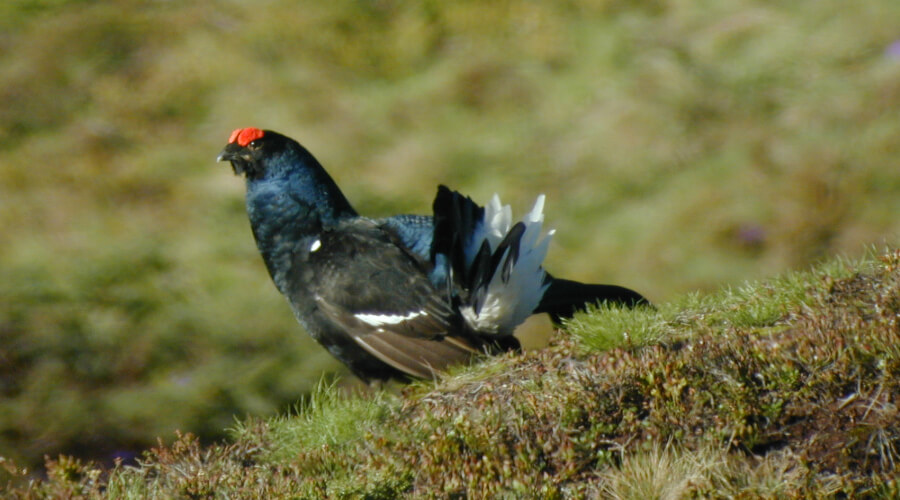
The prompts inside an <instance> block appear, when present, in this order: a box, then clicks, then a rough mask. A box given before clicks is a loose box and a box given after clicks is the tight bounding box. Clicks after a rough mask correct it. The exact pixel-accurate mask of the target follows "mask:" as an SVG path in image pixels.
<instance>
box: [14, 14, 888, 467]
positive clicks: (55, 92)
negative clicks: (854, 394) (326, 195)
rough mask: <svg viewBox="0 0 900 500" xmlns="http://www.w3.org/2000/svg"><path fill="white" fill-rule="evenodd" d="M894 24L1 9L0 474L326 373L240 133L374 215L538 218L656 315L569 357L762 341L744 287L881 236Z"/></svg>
mask: <svg viewBox="0 0 900 500" xmlns="http://www.w3.org/2000/svg"><path fill="white" fill-rule="evenodd" d="M898 25H900V4H898V3H897V2H896V1H892V0H863V1H862V2H858V3H856V4H854V8H853V9H848V8H847V5H846V2H840V1H838V0H800V1H796V2H789V3H782V4H776V3H765V4H761V3H759V2H751V1H748V0H728V1H724V2H715V3H711V2H705V3H697V2H678V1H676V2H656V1H642V2H621V1H606V2H593V1H587V0H572V1H566V2H550V1H516V0H510V1H506V0H504V1H497V2H434V1H427V2H419V3H416V4H409V3H403V2H394V1H380V2H357V1H351V0H339V1H334V2H312V1H302V2H299V3H298V2H289V1H286V0H272V1H267V2H263V3H259V2H256V3H250V2H235V1H219V0H201V1H198V2H191V3H184V2H145V1H139V0H125V1H122V2H116V3H115V4H113V3H109V2H82V1H77V0H55V1H52V2H50V1H43V2H35V1H12V2H4V3H3V5H2V6H0V27H2V29H0V102H2V103H3V105H2V106H0V455H2V456H5V457H8V458H9V459H12V460H14V461H15V462H16V463H19V464H22V466H27V467H28V468H29V469H32V470H34V469H35V468H40V467H41V464H43V463H44V460H43V457H44V456H45V455H49V456H54V457H55V456H58V455H59V454H65V455H72V456H76V457H78V458H79V459H81V460H82V461H88V460H94V461H99V462H103V463H105V464H107V465H111V464H113V463H114V462H115V460H116V459H117V458H119V459H123V460H125V461H126V462H128V463H132V462H131V460H132V459H133V458H134V457H135V455H136V454H138V453H139V451H140V450H142V449H146V448H147V447H150V446H153V445H154V443H156V440H157V438H158V437H160V436H161V437H163V439H164V442H165V443H166V444H167V445H170V444H172V441H173V438H172V436H173V435H174V433H175V430H176V429H181V430H182V431H183V432H184V434H185V435H187V434H188V433H191V434H193V435H195V436H197V437H198V439H199V441H200V443H202V444H209V443H213V442H216V441H217V440H221V439H223V438H225V436H226V431H225V429H227V428H229V427H230V426H232V425H233V422H234V418H235V415H237V416H239V417H241V418H243V416H245V415H253V416H256V417H258V418H264V417H267V416H273V415H278V414H285V413H288V412H289V411H290V409H291V408H292V406H294V405H295V404H296V403H297V401H298V399H300V398H302V397H304V396H305V395H308V394H311V393H312V392H313V391H315V390H316V386H317V383H318V381H319V380H320V379H321V378H322V374H323V373H328V374H334V373H338V374H340V373H345V372H342V371H341V370H342V369H341V368H340V367H339V366H337V365H336V364H335V362H334V361H333V360H332V359H331V358H330V356H329V355H328V354H327V353H326V352H324V350H322V349H320V348H319V347H318V346H316V345H315V344H314V342H313V341H311V340H310V339H309V338H307V336H306V335H304V334H303V332H302V331H300V329H299V328H298V327H297V325H296V322H295V321H294V319H293V317H292V315H291V313H290V311H289V309H288V308H287V306H286V305H285V304H284V301H283V299H282V298H281V297H279V296H278V294H277V292H276V291H275V290H274V287H273V286H272V285H271V284H270V282H269V280H268V278H267V275H266V271H265V269H264V268H263V266H262V263H261V259H260V258H259V256H258V254H257V251H256V249H255V248H254V244H253V241H252V236H251V235H250V231H249V228H248V225H247V221H246V215H245V213H244V209H243V204H242V200H241V197H242V191H243V187H242V185H241V183H240V181H239V180H238V179H236V178H234V177H233V176H231V174H230V173H229V169H228V168H227V167H226V166H222V165H216V164H215V163H214V161H213V159H214V157H215V155H216V154H217V153H218V151H219V150H220V148H221V147H222V146H223V143H224V142H225V139H226V138H227V136H228V133H229V132H230V131H231V130H232V129H233V128H236V127H245V126H260V127H265V128H271V129H275V130H279V131H281V132H284V133H287V134H289V135H291V136H294V137H296V138H298V139H300V140H301V142H303V143H304V144H305V145H306V146H308V147H309V149H310V150H311V151H313V152H314V153H315V154H316V155H317V157H319V158H320V159H321V160H322V162H323V164H324V165H326V167H327V168H328V169H329V171H330V172H331V173H332V174H333V175H334V176H335V178H336V179H337V180H338V182H339V183H340V184H341V186H342V187H343V188H344V189H345V191H346V193H347V195H348V197H349V199H351V200H352V201H353V202H354V204H355V205H356V207H357V208H358V209H359V210H360V211H361V212H364V213H366V214H369V215H373V216H379V215H387V214H392V213H397V212H416V213H425V212H427V211H428V210H429V208H430V203H431V200H432V196H433V194H434V188H435V185H436V184H437V183H446V184H449V185H451V186H453V187H455V188H457V189H459V190H461V191H463V192H466V193H467V194H470V195H472V196H473V197H474V198H475V199H476V200H487V199H489V197H490V195H491V194H493V193H494V192H498V193H500V194H501V196H502V197H503V199H504V201H505V202H509V203H511V204H512V205H513V206H514V207H516V208H517V209H519V210H521V209H524V208H526V207H528V206H530V202H531V201H532V200H533V199H534V196H536V195H537V194H538V193H540V192H545V193H546V194H547V196H548V198H547V223H548V225H549V226H551V227H555V228H556V229H557V233H556V234H557V236H556V237H555V239H554V242H553V245H552V247H551V249H550V254H549V260H548V269H549V270H550V271H551V272H553V273H554V274H556V275H559V276H563V277H567V278H572V279H579V280H583V281H596V282H604V283H616V284H621V285H625V286H629V287H632V288H635V289H637V290H639V291H641V292H642V293H645V294H646V295H648V296H649V297H650V298H651V299H652V300H653V301H654V302H656V303H659V304H661V307H660V309H659V310H658V311H657V313H647V314H646V315H645V314H643V313H630V312H624V311H608V312H607V313H606V314H605V316H607V317H608V319H606V320H602V321H599V320H592V319H590V317H583V318H579V319H578V320H576V321H574V322H573V323H572V324H571V325H570V326H569V328H570V329H571V330H572V331H573V332H576V334H577V335H579V336H582V335H583V336H584V338H585V339H586V340H585V342H584V344H585V345H590V346H593V347H600V348H604V349H613V348H614V347H615V346H620V345H622V344H621V342H622V340H623V338H624V336H623V332H626V331H627V332H628V334H629V339H630V341H631V342H632V343H633V344H634V345H635V346H641V345H645V344H652V343H654V342H660V341H661V340H660V339H663V338H666V337H665V335H667V334H668V333H670V331H671V330H672V329H673V328H675V327H673V326H671V325H672V324H676V325H677V324H679V323H678V321H681V320H683V321H684V322H693V324H695V325H697V326H698V327H701V328H707V329H708V328H712V326H704V325H707V323H706V322H705V321H704V320H701V319H698V318H699V316H697V315H698V314H701V313H702V314H704V315H712V316H716V317H718V318H719V319H718V320H717V321H719V322H718V323H716V325H717V326H716V328H718V327H719V326H723V325H731V326H729V327H732V328H744V327H747V326H748V325H753V326H752V328H760V329H766V330H767V329H768V328H770V326H769V324H770V323H771V322H772V321H776V322H777V321H779V320H780V318H781V317H782V316H781V315H782V313H783V312H784V307H786V306H784V304H787V303H791V304H793V303H794V301H795V300H801V299H799V298H798V297H799V295H797V294H800V293H801V290H800V289H799V288H788V289H782V288H781V285H780V284H779V285H778V286H775V285H772V286H771V287H770V288H771V289H766V288H765V287H762V288H760V287H761V286H762V285H747V286H749V287H751V288H750V289H748V290H743V291H742V289H741V287H742V286H744V285H741V284H742V283H757V282H759V280H764V279H768V278H770V277H771V276H775V275H782V276H784V274H783V273H785V272H788V271H789V270H792V269H807V268H809V266H811V265H812V264H813V263H814V262H817V261H819V260H823V259H827V258H829V257H830V256H833V255H842V254H843V255H848V256H850V257H851V258H854V259H855V258H858V257H860V256H861V254H862V253H863V251H862V249H863V248H865V247H866V246H867V245H873V244H875V245H883V244H885V243H887V244H896V239H897V237H898V235H900V219H898V218H897V217H896V214H897V213H900V196H898V193H900V176H898V172H900V168H898V160H897V158H900V150H898V144H900V143H898V141H897V137H900V121H898V119H897V116H896V113H895V112H894V110H896V109H898V108H900V83H898V82H900V62H898V61H900V59H898V57H897V55H896V53H895V51H893V50H891V49H890V47H892V44H893V43H895V42H896V40H897V37H898V34H897V30H896V27H897V26H898ZM763 283H765V282H763ZM722 287H730V291H728V292H720V293H723V294H726V295H727V294H731V297H732V298H731V299H729V300H730V301H731V302H730V303H731V304H732V305H731V306H730V307H732V309H727V308H726V309H722V308H719V307H717V305H716V302H715V301H718V300H724V298H723V299H720V298H715V299H710V298H709V297H710V296H709V295H708V294H707V293H706V292H708V291H710V290H720V289H722ZM695 291H699V293H697V294H696V295H686V294H690V293H692V292H695ZM782 293H784V294H788V296H786V297H783V298H782V299H783V300H782V299H779V300H781V301H771V302H770V301H768V300H767V297H769V295H770V294H782ZM757 295H758V296H759V298H755V297H756V296H757ZM674 297H683V298H679V299H673V298H674ZM710 300H712V301H714V302H713V304H711V305H710V304H707V303H705V302H704V301H710ZM803 300H805V299H803ZM680 301H681V303H683V305H684V308H683V309H682V308H681V306H680V305H678V304H679V303H680ZM670 304H674V305H670ZM754 304H756V305H754ZM745 305H746V306H747V307H745ZM751 306H752V307H751ZM667 308H669V309H667ZM680 310H686V311H691V312H690V313H684V314H685V316H684V317H683V318H681V319H680V320H679V316H678V314H679V313H678V311H680ZM703 311H706V312H703ZM582 322H584V323H585V328H582V327H581V326H579V325H581V323H582ZM667 325H668V326H667ZM588 326H589V328H588ZM690 326H691V325H690V324H688V323H686V324H685V325H684V326H683V327H682V328H684V329H687V328H689V327H690ZM776 326H778V325H776ZM626 327H627V328H626ZM549 330H550V329H549V327H547V326H539V327H534V328H532V330H530V331H527V332H525V331H523V332H522V335H524V336H529V335H530V336H532V337H540V338H543V337H541V336H542V335H543V336H546V335H547V332H548V331H549ZM767 331H768V330H767ZM540 338H539V339H538V341H530V342H529V343H528V344H529V345H542V342H541V341H540ZM492 370H493V371H491V372H490V373H502V372H503V369H500V368H494V369H492ZM467 377H472V378H476V379H477V378H479V376H478V375H467ZM344 380H347V379H346V378H345V379H344ZM456 380H460V379H456ZM448 383H449V382H448ZM457 383H460V384H461V383H462V382H457ZM343 389H344V388H342V390H343ZM160 408H165V409H166V411H164V412H161V411H159V409H160Z"/></svg>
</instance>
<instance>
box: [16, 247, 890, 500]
mask: <svg viewBox="0 0 900 500" xmlns="http://www.w3.org/2000/svg"><path fill="white" fill-rule="evenodd" d="M736 297H741V298H742V299H741V300H739V301H738V300H735V299H736ZM758 308H762V309H763V310H766V311H769V312H768V313H767V314H763V315H759V314H756V313H755V312H754V311H757V310H758ZM774 311H778V313H777V314H775V313H774ZM617 314H618V315H620V316H619V319H618V320H617V321H615V324H616V325H617V326H616V329H618V330H619V331H618V332H617V333H618V337H619V339H620V341H619V342H618V344H617V345H610V344H609V343H608V341H605V342H606V346H607V347H606V348H605V349H598V348H597V347H595V345H594V344H595V343H596V341H595V340H594V336H593V335H591V327H590V326H588V325H589V324H594V325H600V324H604V323H605V321H604V318H605V317H607V316H609V315H612V316H616V315H617ZM621 314H622V312H621V311H616V310H604V309H601V310H597V311H594V312H592V313H591V314H589V315H585V316H582V317H579V318H578V319H576V320H575V321H574V323H573V325H571V326H573V327H574V326H575V325H576V324H577V325H578V326H577V327H574V328H570V330H569V331H565V330H562V331H560V332H558V333H557V335H556V336H555V337H554V340H553V342H552V344H551V345H550V346H549V347H547V348H545V349H540V350H535V351H531V352H526V353H523V354H509V355H506V356H502V357H499V358H493V359H490V360H485V361H484V362H483V363H481V364H477V365H474V366H471V367H468V368H465V369H462V370H460V371H459V372H458V373H455V374H453V375H451V376H448V377H447V378H446V379H444V380H441V381H437V382H427V383H426V382H422V383H418V384H414V385H411V386H408V387H406V388H403V389H402V390H401V391H400V392H399V393H397V392H396V391H395V392H383V391H373V392H371V393H366V394H344V393H341V392H339V391H338V390H337V389H336V388H335V387H334V386H330V385H322V386H320V388H319V390H318V391H317V392H316V394H315V395H314V396H312V398H311V399H310V400H308V401H307V402H306V404H305V405H304V406H303V407H302V408H300V409H298V414H297V415H295V416H292V417H283V418H277V419H273V420H259V419H249V420H246V421H242V422H240V423H239V424H238V425H237V426H236V428H235V429H234V431H233V436H232V440H231V444H219V445H214V446H211V447H203V446H202V445H200V443H199V442H198V441H197V439H196V438H195V437H193V436H190V435H184V436H179V439H178V440H177V441H176V442H175V443H174V444H173V445H171V446H166V445H160V446H158V447H156V448H154V449H153V450H151V451H149V452H146V453H145V454H144V457H143V459H142V460H141V463H140V465H139V466H136V467H124V466H120V467H117V468H115V469H113V470H111V471H102V470H100V469H97V468H95V467H92V466H91V465H90V464H84V463H80V462H78V461H76V460H73V459H68V458H60V459H58V460H52V461H50V462H49V463H48V464H47V465H48V470H49V478H48V479H47V480H46V481H40V482H33V483H31V484H29V485H24V486H20V488H19V489H16V490H13V491H11V492H10V493H11V494H13V496H17V497H22V498H28V497H35V498H41V497H52V496H55V495H63V496H65V495H75V496H78V495H84V496H88V497H109V498H145V497H150V498H169V497H176V498H213V497H217V498H218V497H241V498H249V497H301V498H395V497H438V498H446V497H451V498H466V497H469V498H496V497H528V498H535V497H536V498H596V497H597V496H600V495H604V496H611V497H614V498H647V497H648V496H647V495H649V497H652V498H682V497H691V496H693V497H721V498H726V497H728V498H733V497H744V498H753V497H759V496H762V497H789V498H794V497H800V498H821V497H823V496H832V495H841V496H849V497H858V496H862V495H878V496H891V495H897V494H900V485H898V484H897V480H896V478H897V473H898V460H900V413H898V405H900V251H898V250H892V251H888V252H886V253H884V254H883V255H881V256H880V257H878V258H877V259H874V258H873V259H870V260H864V261H860V262H855V263H851V262H832V263H831V264H828V265H825V266H821V267H819V268H817V269H815V270H812V271H810V272H805V273H793V274H791V275H790V276H787V277H785V278H782V279H775V280H772V281H770V282H765V283H756V284H748V285H747V286H745V287H743V288H742V289H741V291H740V292H739V293H738V294H737V295H736V294H735V291H734V290H723V291H721V292H719V293H716V294H712V295H709V296H706V297H691V298H689V299H687V300H686V301H685V302H682V303H680V305H677V306H676V305H673V304H661V305H660V307H659V308H658V309H657V310H642V311H636V312H629V313H627V315H628V317H629V319H628V320H625V321H622V320H621ZM648 325H651V326H649V327H648ZM632 329H634V331H636V330H643V331H648V330H649V331H651V333H652V335H646V336H645V337H644V338H643V339H635V337H634V336H633V335H631V333H630V332H631V331H633V330H632ZM606 334H607V336H608V335H609V334H610V330H609V329H607V331H606Z"/></svg>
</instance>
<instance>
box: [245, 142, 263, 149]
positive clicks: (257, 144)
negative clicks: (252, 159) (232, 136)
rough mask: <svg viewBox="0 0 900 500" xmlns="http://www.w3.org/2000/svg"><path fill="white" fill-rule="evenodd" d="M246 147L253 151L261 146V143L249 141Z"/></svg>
mask: <svg viewBox="0 0 900 500" xmlns="http://www.w3.org/2000/svg"><path fill="white" fill-rule="evenodd" d="M247 147H248V148H250V149H252V150H254V151H255V150H257V149H259V148H261V147H262V143H261V142H259V141H250V144H247Z"/></svg>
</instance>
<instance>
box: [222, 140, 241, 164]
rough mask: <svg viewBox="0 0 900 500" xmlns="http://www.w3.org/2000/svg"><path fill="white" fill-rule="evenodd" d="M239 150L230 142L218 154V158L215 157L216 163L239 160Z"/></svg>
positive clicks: (237, 146)
mask: <svg viewBox="0 0 900 500" xmlns="http://www.w3.org/2000/svg"><path fill="white" fill-rule="evenodd" d="M241 149H243V148H241V147H240V146H239V145H237V144H236V143H234V142H232V143H229V144H228V145H227V146H225V149H223V150H222V152H221V153H219V156H217V157H216V161H232V160H237V159H238V158H240V153H241Z"/></svg>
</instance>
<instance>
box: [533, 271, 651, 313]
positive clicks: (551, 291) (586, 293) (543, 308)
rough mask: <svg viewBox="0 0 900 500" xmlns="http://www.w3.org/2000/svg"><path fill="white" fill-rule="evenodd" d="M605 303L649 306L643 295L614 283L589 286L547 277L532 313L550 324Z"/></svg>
mask: <svg viewBox="0 0 900 500" xmlns="http://www.w3.org/2000/svg"><path fill="white" fill-rule="evenodd" d="M598 303H607V304H611V305H618V306H623V307H638V306H647V307H652V306H651V304H650V301H648V300H647V299H646V298H645V297H644V296H643V295H641V294H639V293H637V292H635V291H634V290H630V289H628V288H625V287H621V286H617V285H591V284H587V283H579V282H577V281H571V280H565V279H560V278H552V277H550V286H549V287H548V288H547V291H546V292H544V296H543V297H542V298H541V302H540V304H538V306H537V308H535V310H534V312H535V314H537V313H547V314H549V315H550V318H551V319H552V320H553V322H554V323H559V322H560V321H561V320H563V319H567V318H571V317H572V315H573V314H575V313H576V312H578V311H584V310H585V309H587V307H588V306H589V305H595V304H598Z"/></svg>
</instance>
